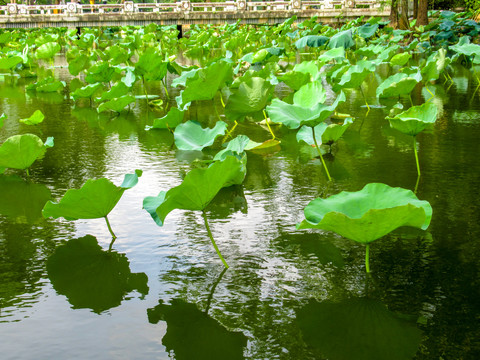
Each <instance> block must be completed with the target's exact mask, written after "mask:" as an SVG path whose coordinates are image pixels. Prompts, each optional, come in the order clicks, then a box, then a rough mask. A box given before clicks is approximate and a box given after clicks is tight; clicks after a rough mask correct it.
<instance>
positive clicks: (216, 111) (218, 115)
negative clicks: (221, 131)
mask: <svg viewBox="0 0 480 360" xmlns="http://www.w3.org/2000/svg"><path fill="white" fill-rule="evenodd" d="M213 108H214V110H215V114H216V115H217V117H218V120H219V121H222V118H221V117H220V114H219V113H218V110H217V107H216V106H215V103H213Z"/></svg>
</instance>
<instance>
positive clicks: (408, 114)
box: [387, 103, 437, 136]
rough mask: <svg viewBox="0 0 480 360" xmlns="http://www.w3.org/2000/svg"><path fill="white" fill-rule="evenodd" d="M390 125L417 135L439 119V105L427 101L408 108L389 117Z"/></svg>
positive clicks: (403, 131) (408, 133)
mask: <svg viewBox="0 0 480 360" xmlns="http://www.w3.org/2000/svg"><path fill="white" fill-rule="evenodd" d="M387 119H388V121H389V122H390V126H391V127H392V128H394V129H396V130H398V131H401V132H402V133H404V134H407V135H411V136H416V135H417V134H419V133H420V132H422V131H423V130H424V129H425V128H427V127H430V126H432V125H433V124H434V123H435V121H436V120H437V106H436V105H435V104H433V103H425V104H423V105H419V106H412V107H411V108H409V109H408V110H406V111H404V112H401V113H400V114H397V115H395V117H388V116H387Z"/></svg>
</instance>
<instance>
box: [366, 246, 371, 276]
mask: <svg viewBox="0 0 480 360" xmlns="http://www.w3.org/2000/svg"><path fill="white" fill-rule="evenodd" d="M365 269H366V270H367V274H369V273H370V244H367V245H366V249H365Z"/></svg>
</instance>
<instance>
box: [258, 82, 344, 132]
mask: <svg viewBox="0 0 480 360" xmlns="http://www.w3.org/2000/svg"><path fill="white" fill-rule="evenodd" d="M303 88H305V89H312V90H314V89H317V90H316V91H312V92H309V91H304V92H303V91H302V89H303ZM318 89H319V88H318V86H317V85H315V83H309V84H307V85H304V86H303V87H302V88H301V89H300V90H299V91H297V93H295V95H294V98H293V100H294V103H293V104H287V103H286V102H283V101H281V100H279V99H273V101H272V104H271V105H269V106H267V108H266V110H267V112H268V115H269V116H270V119H271V120H272V121H273V122H276V123H281V124H283V125H285V126H287V127H288V128H289V129H297V128H299V127H300V126H302V125H307V126H310V127H313V126H315V125H317V124H318V123H320V122H322V121H324V120H325V119H327V118H328V117H329V116H330V115H331V114H332V113H333V112H334V111H335V109H336V108H337V106H338V104H339V103H340V102H344V101H345V100H346V98H345V94H344V93H343V92H341V93H340V95H339V96H338V97H337V98H336V100H335V102H334V103H333V104H332V105H324V104H321V103H316V102H317V101H320V100H322V98H323V95H321V92H320V90H318ZM299 93H300V94H299ZM297 94H298V95H297ZM315 95H316V96H315ZM317 96H318V97H317ZM304 105H312V106H311V107H307V106H304Z"/></svg>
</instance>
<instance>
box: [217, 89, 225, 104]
mask: <svg viewBox="0 0 480 360" xmlns="http://www.w3.org/2000/svg"><path fill="white" fill-rule="evenodd" d="M218 94H219V95H220V102H221V103H222V106H223V107H224V108H225V103H224V102H223V96H222V93H221V92H220V91H219V92H218Z"/></svg>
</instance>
